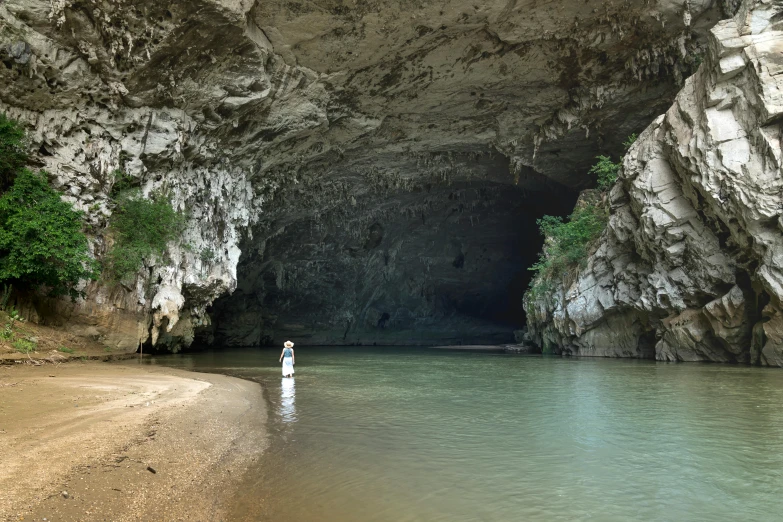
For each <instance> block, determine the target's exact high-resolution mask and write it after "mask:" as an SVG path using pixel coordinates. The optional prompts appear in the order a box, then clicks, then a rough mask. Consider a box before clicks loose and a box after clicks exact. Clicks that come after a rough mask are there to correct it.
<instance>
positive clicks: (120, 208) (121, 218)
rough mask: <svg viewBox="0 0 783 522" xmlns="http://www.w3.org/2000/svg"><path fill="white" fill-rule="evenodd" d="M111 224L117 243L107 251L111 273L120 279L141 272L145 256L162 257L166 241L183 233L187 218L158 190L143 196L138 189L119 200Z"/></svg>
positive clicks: (148, 258) (146, 257) (150, 257)
mask: <svg viewBox="0 0 783 522" xmlns="http://www.w3.org/2000/svg"><path fill="white" fill-rule="evenodd" d="M110 227H111V230H112V232H113V233H114V237H115V243H114V247H113V248H112V249H111V251H110V252H109V254H108V265H109V268H110V271H111V273H112V275H113V276H114V277H115V278H116V279H118V280H120V279H124V278H126V277H128V276H132V275H133V274H135V273H136V272H138V271H139V269H140V268H141V267H142V265H143V264H144V260H145V259H147V260H150V259H153V258H155V257H159V256H162V255H163V253H164V252H165V250H166V244H167V243H168V242H169V241H171V240H173V239H175V238H177V237H179V235H180V234H181V233H182V230H183V229H184V227H185V217H184V216H183V215H182V214H181V213H179V212H177V211H176V210H174V209H173V208H172V206H171V203H170V201H169V199H168V198H167V197H165V196H164V195H162V194H159V193H158V194H153V195H152V198H151V199H144V198H143V197H142V195H141V193H140V192H139V191H135V192H132V193H126V194H125V195H123V197H121V198H120V200H119V201H118V202H117V209H116V210H115V211H114V214H113V215H112V217H111V222H110Z"/></svg>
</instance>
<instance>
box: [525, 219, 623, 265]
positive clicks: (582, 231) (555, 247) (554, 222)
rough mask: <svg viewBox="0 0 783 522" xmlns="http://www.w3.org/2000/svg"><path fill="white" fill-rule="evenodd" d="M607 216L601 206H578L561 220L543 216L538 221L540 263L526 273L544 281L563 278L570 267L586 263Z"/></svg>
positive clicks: (604, 225)
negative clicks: (542, 241)
mask: <svg viewBox="0 0 783 522" xmlns="http://www.w3.org/2000/svg"><path fill="white" fill-rule="evenodd" d="M607 220H608V214H607V212H606V210H605V208H604V207H603V205H598V204H586V205H583V206H581V207H578V208H576V209H575V210H574V212H573V213H572V214H571V215H570V216H569V217H568V221H564V220H563V218H561V217H555V216H544V217H543V218H541V219H539V220H538V221H537V223H538V226H539V229H540V230H541V234H543V235H544V237H545V238H546V242H545V243H544V250H543V252H542V253H541V254H540V255H539V260H538V262H537V263H536V264H534V265H533V266H531V267H530V268H529V270H532V271H534V272H537V275H538V277H544V278H546V279H551V278H557V277H560V276H562V275H563V274H564V273H565V272H566V271H567V270H568V269H569V268H571V267H573V266H578V265H582V264H583V263H584V262H585V261H586V260H587V254H588V247H589V245H590V244H591V243H592V242H593V241H595V240H596V239H598V237H599V236H600V235H601V232H603V230H604V227H606V222H607Z"/></svg>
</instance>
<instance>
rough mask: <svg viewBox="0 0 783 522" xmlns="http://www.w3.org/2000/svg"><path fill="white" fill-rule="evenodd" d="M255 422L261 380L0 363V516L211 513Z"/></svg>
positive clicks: (244, 453)
mask: <svg viewBox="0 0 783 522" xmlns="http://www.w3.org/2000/svg"><path fill="white" fill-rule="evenodd" d="M265 424H266V408H265V403H264V400H263V397H262V391H261V387H260V386H259V385H258V384H256V383H252V382H248V381H244V380H240V379H236V378H232V377H227V376H223V375H211V374H200V373H199V374H196V373H191V372H187V371H182V370H175V369H169V368H150V367H149V366H143V367H142V366H138V365H136V364H134V363H126V364H106V363H99V362H88V363H80V362H71V363H68V364H61V365H51V364H48V365H45V366H39V367H30V366H24V367H20V366H16V367H8V366H6V367H1V366H0V463H2V465H0V520H22V519H24V520H43V519H44V518H45V519H47V520H54V521H62V522H67V521H76V520H79V521H91V520H96V521H97V520H112V521H130V520H139V521H141V520H145V521H146V520H204V521H206V520H222V519H224V515H223V509H224V501H225V499H226V498H228V497H229V496H230V495H231V494H232V492H233V489H234V488H235V487H236V484H237V480H238V479H239V477H240V475H241V473H242V472H243V470H244V469H246V468H247V467H248V465H249V464H251V463H252V462H254V461H255V460H257V458H258V457H259V456H260V454H261V453H262V451H263V450H264V446H265V444H266V433H265ZM64 492H67V494H66V493H64Z"/></svg>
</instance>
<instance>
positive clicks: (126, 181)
mask: <svg viewBox="0 0 783 522" xmlns="http://www.w3.org/2000/svg"><path fill="white" fill-rule="evenodd" d="M138 186H139V180H137V179H136V178H134V177H133V176H131V175H130V174H128V173H126V172H125V171H123V170H121V169H117V170H115V171H114V172H113V173H112V186H111V192H110V193H109V196H110V197H111V198H112V199H117V198H118V197H119V196H121V195H122V194H123V193H125V192H127V191H129V190H131V189H133V188H136V187H138Z"/></svg>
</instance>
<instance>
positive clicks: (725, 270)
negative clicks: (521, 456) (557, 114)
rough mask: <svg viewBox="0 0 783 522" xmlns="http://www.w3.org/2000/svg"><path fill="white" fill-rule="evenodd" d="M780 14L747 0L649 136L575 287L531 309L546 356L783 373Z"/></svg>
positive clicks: (633, 153)
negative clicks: (780, 369)
mask: <svg viewBox="0 0 783 522" xmlns="http://www.w3.org/2000/svg"><path fill="white" fill-rule="evenodd" d="M782 19H783V5H781V3H780V2H774V1H765V0H748V1H746V2H744V3H743V4H742V6H741V7H740V9H739V12H738V14H737V15H736V16H735V17H734V18H733V19H730V20H726V21H723V22H720V23H719V24H718V25H717V26H716V27H715V28H714V29H713V30H712V31H711V33H710V38H709V46H708V49H709V52H708V55H707V57H706V59H705V62H704V64H703V65H702V67H701V68H700V70H699V72H698V73H697V74H695V75H694V76H693V77H691V78H690V79H689V80H688V81H687V82H686V84H685V86H684V88H683V90H682V91H681V92H680V94H679V95H678V96H677V98H676V100H675V102H674V105H673V106H672V107H671V108H670V109H669V110H668V112H666V114H665V115H663V116H661V117H659V118H658V119H656V120H655V121H654V122H653V123H652V124H651V125H650V126H649V127H648V128H647V130H645V131H644V133H643V134H642V135H641V136H640V137H639V139H638V141H637V142H636V144H635V145H634V146H633V147H632V148H631V149H630V151H629V153H628V154H627V155H626V157H625V159H624V162H623V170H622V172H621V176H620V181H619V183H618V184H617V185H616V186H615V187H614V188H613V190H612V192H611V201H612V215H611V218H610V222H609V226H608V228H607V230H606V231H605V233H604V234H603V236H602V237H601V240H600V243H599V245H598V247H597V250H596V251H595V253H594V254H592V256H591V257H590V259H589V261H588V263H587V267H586V269H584V270H582V271H581V272H580V273H579V275H578V277H577V278H576V280H575V281H574V282H573V284H570V285H569V286H568V287H567V288H562V285H561V287H560V288H559V289H558V290H556V291H552V292H549V293H548V294H545V295H542V296H539V297H537V298H535V299H532V298H528V300H527V301H526V303H525V307H526V310H527V312H528V319H529V325H530V329H531V333H533V335H534V337H535V338H536V340H537V341H538V342H539V343H540V344H541V345H542V346H544V347H545V348H546V349H549V350H552V351H555V352H562V353H570V354H578V355H601V356H621V357H649V358H652V357H655V358H656V359H658V360H664V361H721V362H744V363H752V364H763V365H778V366H780V365H783V335H782V334H783V316H782V315H781V310H783V308H781V307H782V306H783V304H781V299H783V234H782V233H781V231H782V230H783V221H782V220H781V201H783V200H781V194H782V193H783V177H781V160H782V159H783V157H782V156H781V116H783V94H782V93H783V75H780V72H781V71H783V58H782V57H783V23H781V20H782Z"/></svg>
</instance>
